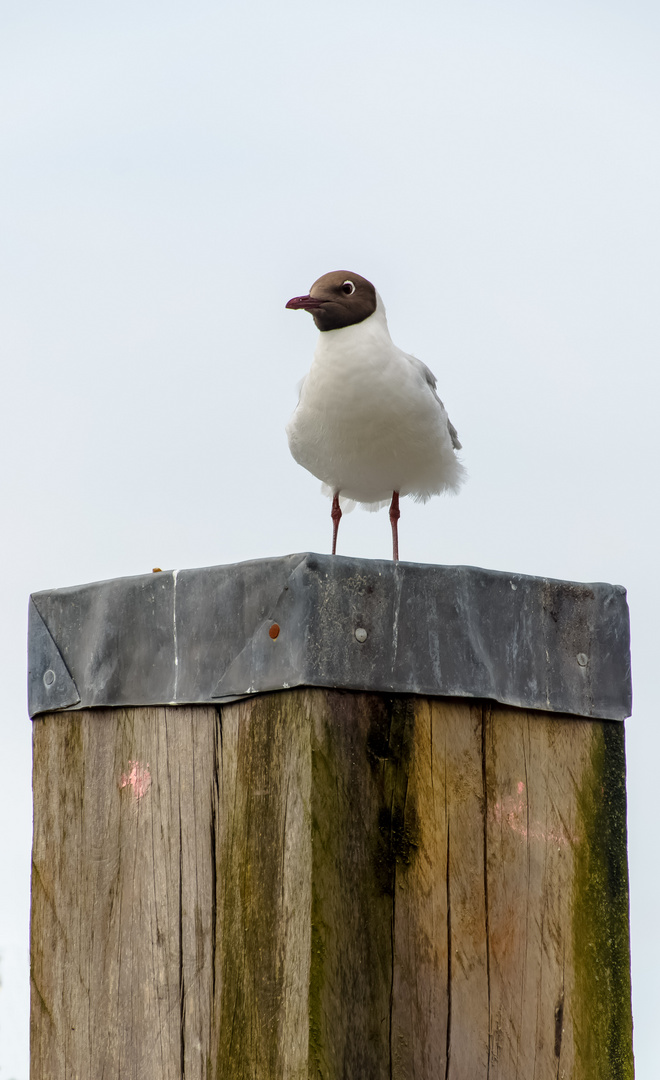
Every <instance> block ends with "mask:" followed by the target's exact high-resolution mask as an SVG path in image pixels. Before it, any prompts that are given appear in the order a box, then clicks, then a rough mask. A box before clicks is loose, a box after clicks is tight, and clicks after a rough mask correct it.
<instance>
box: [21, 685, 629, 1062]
mask: <svg viewBox="0 0 660 1080" xmlns="http://www.w3.org/2000/svg"><path fill="white" fill-rule="evenodd" d="M31 953H32V1021H31V1022H32V1049H31V1076H32V1077H33V1080H37V1078H38V1080H44V1078H51V1077H52V1078H53V1080H60V1078H61V1080H65V1078H66V1080H69V1078H74V1077H79V1078H81V1080H82V1078H92V1077H93V1078H94V1080H97V1078H98V1080H103V1078H109V1077H113V1078H115V1077H119V1078H121V1080H124V1078H126V1080H129V1078H130V1080H132V1078H136V1080H137V1078H139V1080H151V1078H152V1077H153V1078H154V1080H155V1078H156V1077H157V1078H159V1080H169V1078H174V1077H179V1078H183V1077H185V1078H186V1080H191V1078H195V1080H196V1078H199V1080H202V1078H203V1080H211V1078H228V1080H229V1078H231V1080H243V1078H245V1080H247V1078H250V1080H254V1078H258V1080H262V1078H263V1080H280V1078H282V1080H307V1078H314V1080H317V1078H324V1080H335V1078H336V1080H364V1078H367V1080H381V1078H382V1080H408V1078H410V1080H413V1078H414V1080H438V1078H439V1080H482V1078H483V1080H514V1078H520V1080H546V1078H547V1080H551V1078H552V1080H561V1078H569V1077H570V1078H571V1080H595V1078H597V1077H598V1078H605V1077H606V1078H608V1080H610V1078H611V1080H629V1078H632V1075H633V1066H632V1026H631V1016H630V975H629V953H628V892H627V863H626V836H625V758H624V753H623V727H622V725H620V724H617V723H614V722H606V721H585V720H576V719H574V718H571V717H561V716H556V715H551V714H542V713H533V712H527V711H524V710H515V709H510V708H504V707H502V706H498V705H494V704H490V703H481V702H476V701H462V700H461V701H459V700H440V699H424V698H413V697H405V696H394V697H389V696H387V695H383V694H363V693H357V692H356V693H351V692H342V691H324V690H295V691H286V692H282V693H278V694H264V695H260V696H258V697H255V698H251V699H248V700H245V701H240V702H235V703H232V704H230V705H226V706H223V707H221V708H219V709H216V708H213V707H208V706H194V707H182V706H179V707H176V708H170V707H158V708H145V707H141V708H134V709H114V710H109V709H106V710H96V711H84V710H83V711H80V712H72V713H57V714H49V715H46V716H44V717H42V718H39V719H37V720H36V721H35V722H34V845H33V878H32V928H31Z"/></svg>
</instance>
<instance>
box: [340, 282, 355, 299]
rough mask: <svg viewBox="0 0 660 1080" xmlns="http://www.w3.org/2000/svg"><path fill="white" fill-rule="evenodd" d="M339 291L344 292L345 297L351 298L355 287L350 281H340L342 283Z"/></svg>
mask: <svg viewBox="0 0 660 1080" xmlns="http://www.w3.org/2000/svg"><path fill="white" fill-rule="evenodd" d="M347 285H348V288H346V286H347ZM341 291H342V292H345V293H346V295H347V296H352V295H353V293H354V292H355V285H354V284H353V282H352V281H342V283H341Z"/></svg>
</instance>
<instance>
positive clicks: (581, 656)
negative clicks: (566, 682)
mask: <svg viewBox="0 0 660 1080" xmlns="http://www.w3.org/2000/svg"><path fill="white" fill-rule="evenodd" d="M576 659H577V662H578V664H579V665H580V667H586V666H587V664H588V663H589V657H588V656H587V654H586V653H583V652H579V653H578V654H577V657H576Z"/></svg>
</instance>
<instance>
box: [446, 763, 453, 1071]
mask: <svg viewBox="0 0 660 1080" xmlns="http://www.w3.org/2000/svg"><path fill="white" fill-rule="evenodd" d="M445 777H446V766H445ZM445 817H446V820H447V870H446V882H445V888H446V891H447V1041H446V1049H445V1080H448V1077H449V1062H450V1059H451V950H452V944H451V889H450V881H451V875H450V871H449V860H450V844H449V817H448V816H447V781H446V779H445Z"/></svg>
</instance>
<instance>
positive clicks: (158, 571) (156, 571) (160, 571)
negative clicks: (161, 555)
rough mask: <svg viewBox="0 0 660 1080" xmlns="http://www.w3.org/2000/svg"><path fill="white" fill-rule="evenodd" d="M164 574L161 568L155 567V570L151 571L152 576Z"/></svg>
mask: <svg viewBox="0 0 660 1080" xmlns="http://www.w3.org/2000/svg"><path fill="white" fill-rule="evenodd" d="M162 572H163V571H162V570H161V568H160V566H154V568H153V570H152V571H151V573H152V574H162Z"/></svg>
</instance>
